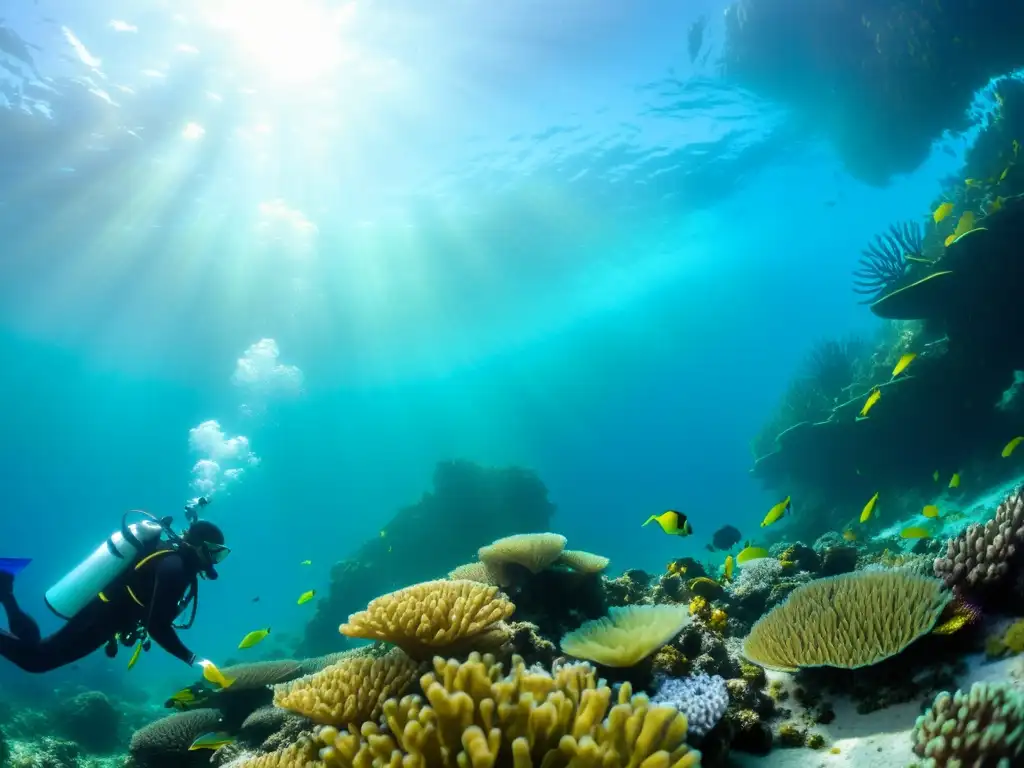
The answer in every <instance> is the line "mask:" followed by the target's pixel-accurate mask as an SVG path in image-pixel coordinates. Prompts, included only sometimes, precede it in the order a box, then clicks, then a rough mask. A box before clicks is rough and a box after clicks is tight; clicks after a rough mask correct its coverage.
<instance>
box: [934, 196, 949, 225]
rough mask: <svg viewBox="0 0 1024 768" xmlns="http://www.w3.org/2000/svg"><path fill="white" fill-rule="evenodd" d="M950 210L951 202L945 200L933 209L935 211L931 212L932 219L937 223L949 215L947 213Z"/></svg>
mask: <svg viewBox="0 0 1024 768" xmlns="http://www.w3.org/2000/svg"><path fill="white" fill-rule="evenodd" d="M952 212H953V204H952V203H950V202H948V201H947V202H945V203H943V204H942V205H940V206H939V207H938V208H936V209H935V211H934V212H933V213H932V219H934V220H935V223H936V224H938V223H939V222H940V221H942V220H943V219H944V218H946V217H947V216H949V214H951V213H952Z"/></svg>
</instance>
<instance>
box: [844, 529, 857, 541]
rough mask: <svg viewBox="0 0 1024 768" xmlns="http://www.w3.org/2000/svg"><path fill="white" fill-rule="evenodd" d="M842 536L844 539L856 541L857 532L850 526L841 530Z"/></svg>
mask: <svg viewBox="0 0 1024 768" xmlns="http://www.w3.org/2000/svg"><path fill="white" fill-rule="evenodd" d="M843 538H844V539H846V541H856V540H857V532H856V531H855V530H853V529H852V528H846V529H845V530H844V531H843Z"/></svg>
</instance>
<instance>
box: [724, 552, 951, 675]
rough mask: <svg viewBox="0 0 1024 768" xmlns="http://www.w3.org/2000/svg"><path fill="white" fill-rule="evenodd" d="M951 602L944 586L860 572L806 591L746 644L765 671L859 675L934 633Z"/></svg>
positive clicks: (906, 575)
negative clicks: (814, 669) (804, 670)
mask: <svg viewBox="0 0 1024 768" xmlns="http://www.w3.org/2000/svg"><path fill="white" fill-rule="evenodd" d="M949 600H950V594H949V592H947V591H945V590H944V589H943V586H942V582H940V581H938V580H936V579H932V578H928V577H926V576H918V575H916V574H913V573H911V572H908V571H859V572H856V573H847V574H844V575H842V576H833V577H831V578H826V579H817V580H815V581H811V582H808V583H806V584H802V585H800V586H799V587H797V588H796V589H795V590H793V592H791V593H790V595H789V597H787V598H786V600H785V601H784V602H782V603H780V604H779V605H777V606H775V608H773V609H772V610H771V611H770V612H769V613H768V614H767V615H766V616H763V617H762V618H761V619H760V620H759V621H758V622H757V623H756V624H754V627H753V629H751V631H750V634H749V635H748V636H747V638H746V640H744V641H743V655H744V656H746V657H747V658H748V659H749V660H750V661H753V662H754V663H756V664H760V665H761V666H762V667H767V668H769V669H777V670H783V671H789V672H792V671H795V670H797V669H800V668H801V667H841V668H844V669H856V668H858V667H866V666H869V665H871V664H877V663H878V662H880V661H882V660H883V659H887V658H889V657H890V656H893V655H895V654H897V653H899V652H900V651H902V650H903V649H904V648H906V647H907V646H908V645H910V644H911V643H912V642H914V640H916V639H917V638H919V637H921V636H922V635H924V634H926V633H928V632H930V631H931V629H932V627H934V626H935V622H936V621H938V619H939V616H940V614H941V613H942V610H943V608H945V607H946V604H947V603H948V602H949Z"/></svg>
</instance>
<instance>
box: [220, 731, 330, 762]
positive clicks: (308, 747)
mask: <svg viewBox="0 0 1024 768" xmlns="http://www.w3.org/2000/svg"><path fill="white" fill-rule="evenodd" d="M319 757H320V742H318V741H314V740H313V739H311V738H309V737H308V736H301V737H299V740H298V741H296V742H294V743H293V744H289V745H288V746H287V747H285V748H284V749H279V750H277V751H275V752H268V753H266V754H263V755H256V756H254V757H250V758H248V759H246V760H243V761H242V762H241V763H239V764H238V765H237V768H314V766H315V767H316V768H320V766H323V763H321V762H320V760H319Z"/></svg>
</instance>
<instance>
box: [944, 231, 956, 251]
mask: <svg viewBox="0 0 1024 768" xmlns="http://www.w3.org/2000/svg"><path fill="white" fill-rule="evenodd" d="M954 240H956V233H955V232H954V233H953V234H952V235H947V236H946V239H945V240H943V241H942V244H943V245H945V246H946V247H947V248H949V246H950V243H952V242H953V241H954Z"/></svg>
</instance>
